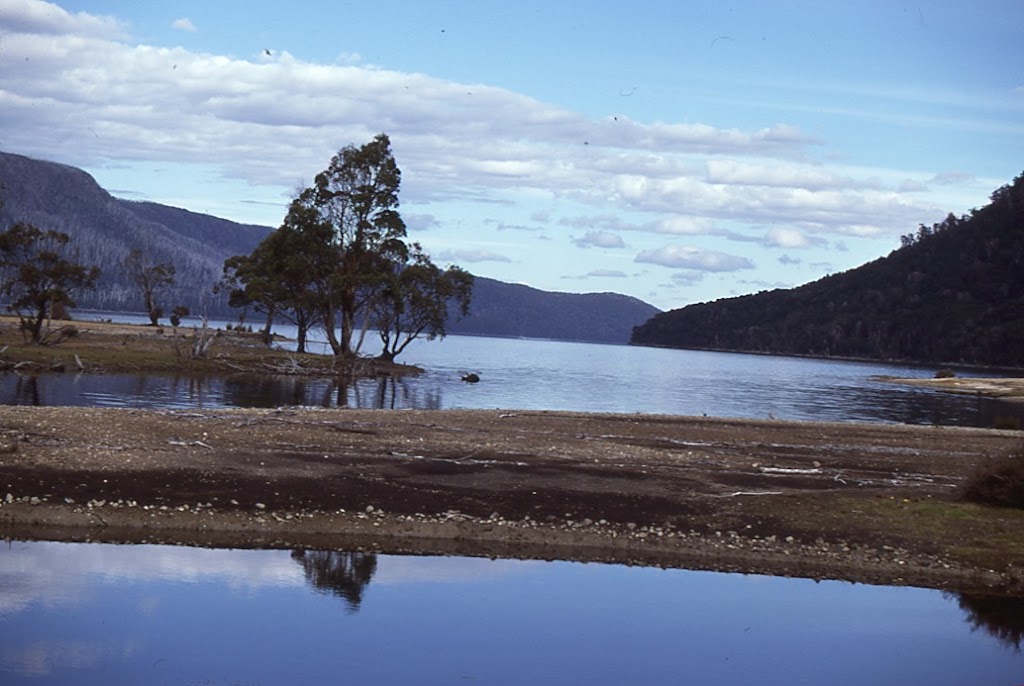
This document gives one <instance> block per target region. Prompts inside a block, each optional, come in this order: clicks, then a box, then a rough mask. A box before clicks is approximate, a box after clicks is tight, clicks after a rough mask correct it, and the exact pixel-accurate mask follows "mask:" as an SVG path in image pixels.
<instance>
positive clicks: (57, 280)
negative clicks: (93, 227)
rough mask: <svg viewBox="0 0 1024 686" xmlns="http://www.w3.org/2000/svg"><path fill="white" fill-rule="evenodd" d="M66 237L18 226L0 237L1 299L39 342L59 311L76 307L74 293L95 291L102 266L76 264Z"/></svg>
mask: <svg viewBox="0 0 1024 686" xmlns="http://www.w3.org/2000/svg"><path fill="white" fill-rule="evenodd" d="M69 241H70V238H69V236H68V235H67V234H66V233H61V232H59V231H54V230H53V229H49V230H45V231H44V230H43V229H40V228H38V227H35V226H33V225H31V224H26V223H23V222H19V223H17V224H14V225H12V226H10V227H9V228H7V229H6V230H5V231H2V232H0V295H3V296H5V297H6V298H8V299H9V300H8V306H7V308H8V309H9V310H11V311H12V312H16V313H17V314H18V317H19V319H20V320H21V328H22V330H23V331H24V332H26V333H28V334H29V336H30V337H31V339H32V342H34V343H42V342H44V337H43V324H44V322H46V320H47V319H48V318H49V317H50V316H51V315H52V313H53V312H54V311H55V310H59V309H63V308H69V307H74V306H75V301H74V298H73V297H72V295H73V294H74V292H75V291H78V290H84V289H91V288H95V286H96V280H97V279H98V278H99V275H100V270H99V267H95V266H86V265H83V264H79V263H78V262H77V261H76V258H75V255H74V254H73V253H72V251H71V247H70V244H69Z"/></svg>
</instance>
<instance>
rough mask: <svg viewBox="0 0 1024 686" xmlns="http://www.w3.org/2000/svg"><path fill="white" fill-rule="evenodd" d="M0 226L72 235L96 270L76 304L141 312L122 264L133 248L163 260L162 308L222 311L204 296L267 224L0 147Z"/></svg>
mask: <svg viewBox="0 0 1024 686" xmlns="http://www.w3.org/2000/svg"><path fill="white" fill-rule="evenodd" d="M0 201H2V202H3V207H0V229H6V228H7V227H8V226H10V225H11V224H13V223H15V222H27V223H30V224H33V225H35V226H37V227H39V228H41V229H44V230H45V229H55V230H57V231H61V232H63V233H66V234H68V235H69V236H71V237H72V239H73V241H74V245H75V249H76V250H77V252H78V261H79V262H80V263H82V264H87V265H96V266H98V267H100V269H101V270H102V274H101V278H100V284H99V287H98V288H97V289H96V290H95V291H92V292H88V293H82V294H79V296H78V297H77V298H76V301H77V303H78V306H79V307H82V308H89V309H98V310H113V311H141V310H144V309H145V307H144V306H143V302H142V297H141V295H140V294H139V289H138V287H137V286H135V285H134V284H133V283H132V281H131V279H130V278H129V277H128V274H127V273H126V272H125V271H124V269H123V268H122V266H121V265H122V264H123V262H124V259H125V257H127V255H128V253H129V252H130V251H131V250H132V249H134V248H140V249H143V250H144V251H145V252H146V254H147V256H148V258H149V260H150V261H151V263H152V264H158V263H168V262H169V263H171V264H173V265H174V267H175V270H176V275H175V281H176V284H177V285H176V286H174V287H172V288H171V289H169V290H168V291H167V293H166V296H165V297H163V298H162V304H164V309H166V310H168V311H170V309H171V308H172V307H174V306H176V305H179V304H183V305H186V306H188V308H189V309H190V310H191V311H192V312H195V313H201V312H206V313H208V314H209V315H211V316H230V311H229V309H228V308H227V305H226V302H225V301H224V298H219V297H215V296H214V295H213V294H212V290H213V285H214V284H215V283H217V281H218V280H220V278H221V274H222V272H223V268H224V260H225V259H227V258H228V257H231V256H232V255H238V254H242V253H249V252H252V250H253V248H255V247H256V245H257V244H258V243H259V242H260V241H261V240H263V238H264V237H265V236H266V235H267V234H268V233H269V232H270V231H271V229H270V227H266V226H255V225H251V224H238V223H235V222H232V221H228V220H226V219H218V218H216V217H211V216H208V215H203V214H196V213H193V212H188V211H186V210H181V209H177V208H174V207H166V206H163V205H157V204H155V203H148V202H132V201H129V200H121V199H118V198H114V197H113V196H111V195H110V194H109V193H107V192H106V191H105V190H103V189H102V188H100V186H99V184H97V183H96V181H95V179H93V178H92V177H91V176H89V175H88V174H87V173H85V172H84V171H82V170H81V169H76V168H75V167H69V166H67V165H63V164H56V163H54V162H43V161H39V160H33V159H30V158H28V157H22V156H20V155H12V154H8V153H0Z"/></svg>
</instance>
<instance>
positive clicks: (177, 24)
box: [171, 17, 199, 33]
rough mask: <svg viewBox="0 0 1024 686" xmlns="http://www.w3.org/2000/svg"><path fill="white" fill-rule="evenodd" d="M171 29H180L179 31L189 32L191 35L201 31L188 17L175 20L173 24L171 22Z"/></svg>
mask: <svg viewBox="0 0 1024 686" xmlns="http://www.w3.org/2000/svg"><path fill="white" fill-rule="evenodd" d="M171 28H173V29H178V30H179V31H188V32H190V33H195V32H196V31H198V30H199V29H197V28H196V25H195V24H193V23H192V20H191V19H189V18H188V17H182V18H181V19H175V20H174V21H173V22H171Z"/></svg>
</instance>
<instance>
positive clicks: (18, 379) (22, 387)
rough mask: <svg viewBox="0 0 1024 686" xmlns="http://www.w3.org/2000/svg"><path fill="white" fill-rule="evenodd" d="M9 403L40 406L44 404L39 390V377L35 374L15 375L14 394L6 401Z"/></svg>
mask: <svg viewBox="0 0 1024 686" xmlns="http://www.w3.org/2000/svg"><path fill="white" fill-rule="evenodd" d="M5 404H7V405H32V406H35V407H38V406H40V405H42V404H43V398H42V393H41V392H40V390H39V377H38V376H36V375H35V374H29V375H27V376H23V375H21V374H16V375H15V382H14V394H13V396H12V397H11V399H10V400H9V401H8V402H7V403H5Z"/></svg>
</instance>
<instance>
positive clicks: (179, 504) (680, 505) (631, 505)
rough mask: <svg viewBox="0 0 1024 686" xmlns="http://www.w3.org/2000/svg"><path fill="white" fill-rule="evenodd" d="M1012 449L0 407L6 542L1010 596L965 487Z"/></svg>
mask: <svg viewBox="0 0 1024 686" xmlns="http://www.w3.org/2000/svg"><path fill="white" fill-rule="evenodd" d="M1022 440H1024V437H1022V434H1021V433H1020V432H1012V431H997V430H986V429H967V428H948V427H913V426H893V425H880V424H844V423H812V422H781V421H752V420H730V419H712V418H691V417H671V416H650V415H607V414H576V413H564V412H527V411H502V410H493V411H489V410H474V411H455V410H446V411H372V410H346V409H332V410H327V409H305V408H289V409H280V410H209V411H149V410H146V411H143V410H133V409H92V408H67V407H0V501H2V505H0V534H2V535H4V536H5V537H7V538H16V539H17V538H41V539H51V540H79V541H86V540H87V541H115V542H163V543H180V544H189V545H211V546H237V547H305V548H323V549H356V548H359V549H366V550H377V551H381V552H412V553H458V554H468V555H491V556H509V557H534V558H551V559H555V558H557V559H576V560H593V561H609V562H623V563H636V564H653V565H664V566H677V567H686V568H693V569H714V570H726V571H743V572H764V573H771V574H781V575H793V576H803V577H813V578H833V579H847V580H851V581H866V582H877V583H892V584H912V585H919V586H928V587H935V588H948V589H954V590H979V589H992V590H999V591H1000V592H1010V593H1014V594H1024V512H1020V511H1016V510H1007V509H996V508H985V507H980V506H977V505H971V504H967V503H963V502H960V501H959V500H958V491H959V489H960V487H961V485H962V483H963V482H964V480H965V478H966V477H967V476H968V475H969V474H970V473H971V472H972V471H973V470H974V469H976V468H977V467H978V465H980V464H982V463H984V462H985V461H986V460H987V459H988V458H990V457H991V456H997V455H1003V454H1006V453H1008V452H1010V451H1011V450H1014V449H1018V448H1019V447H1020V445H1021V443H1022Z"/></svg>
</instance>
